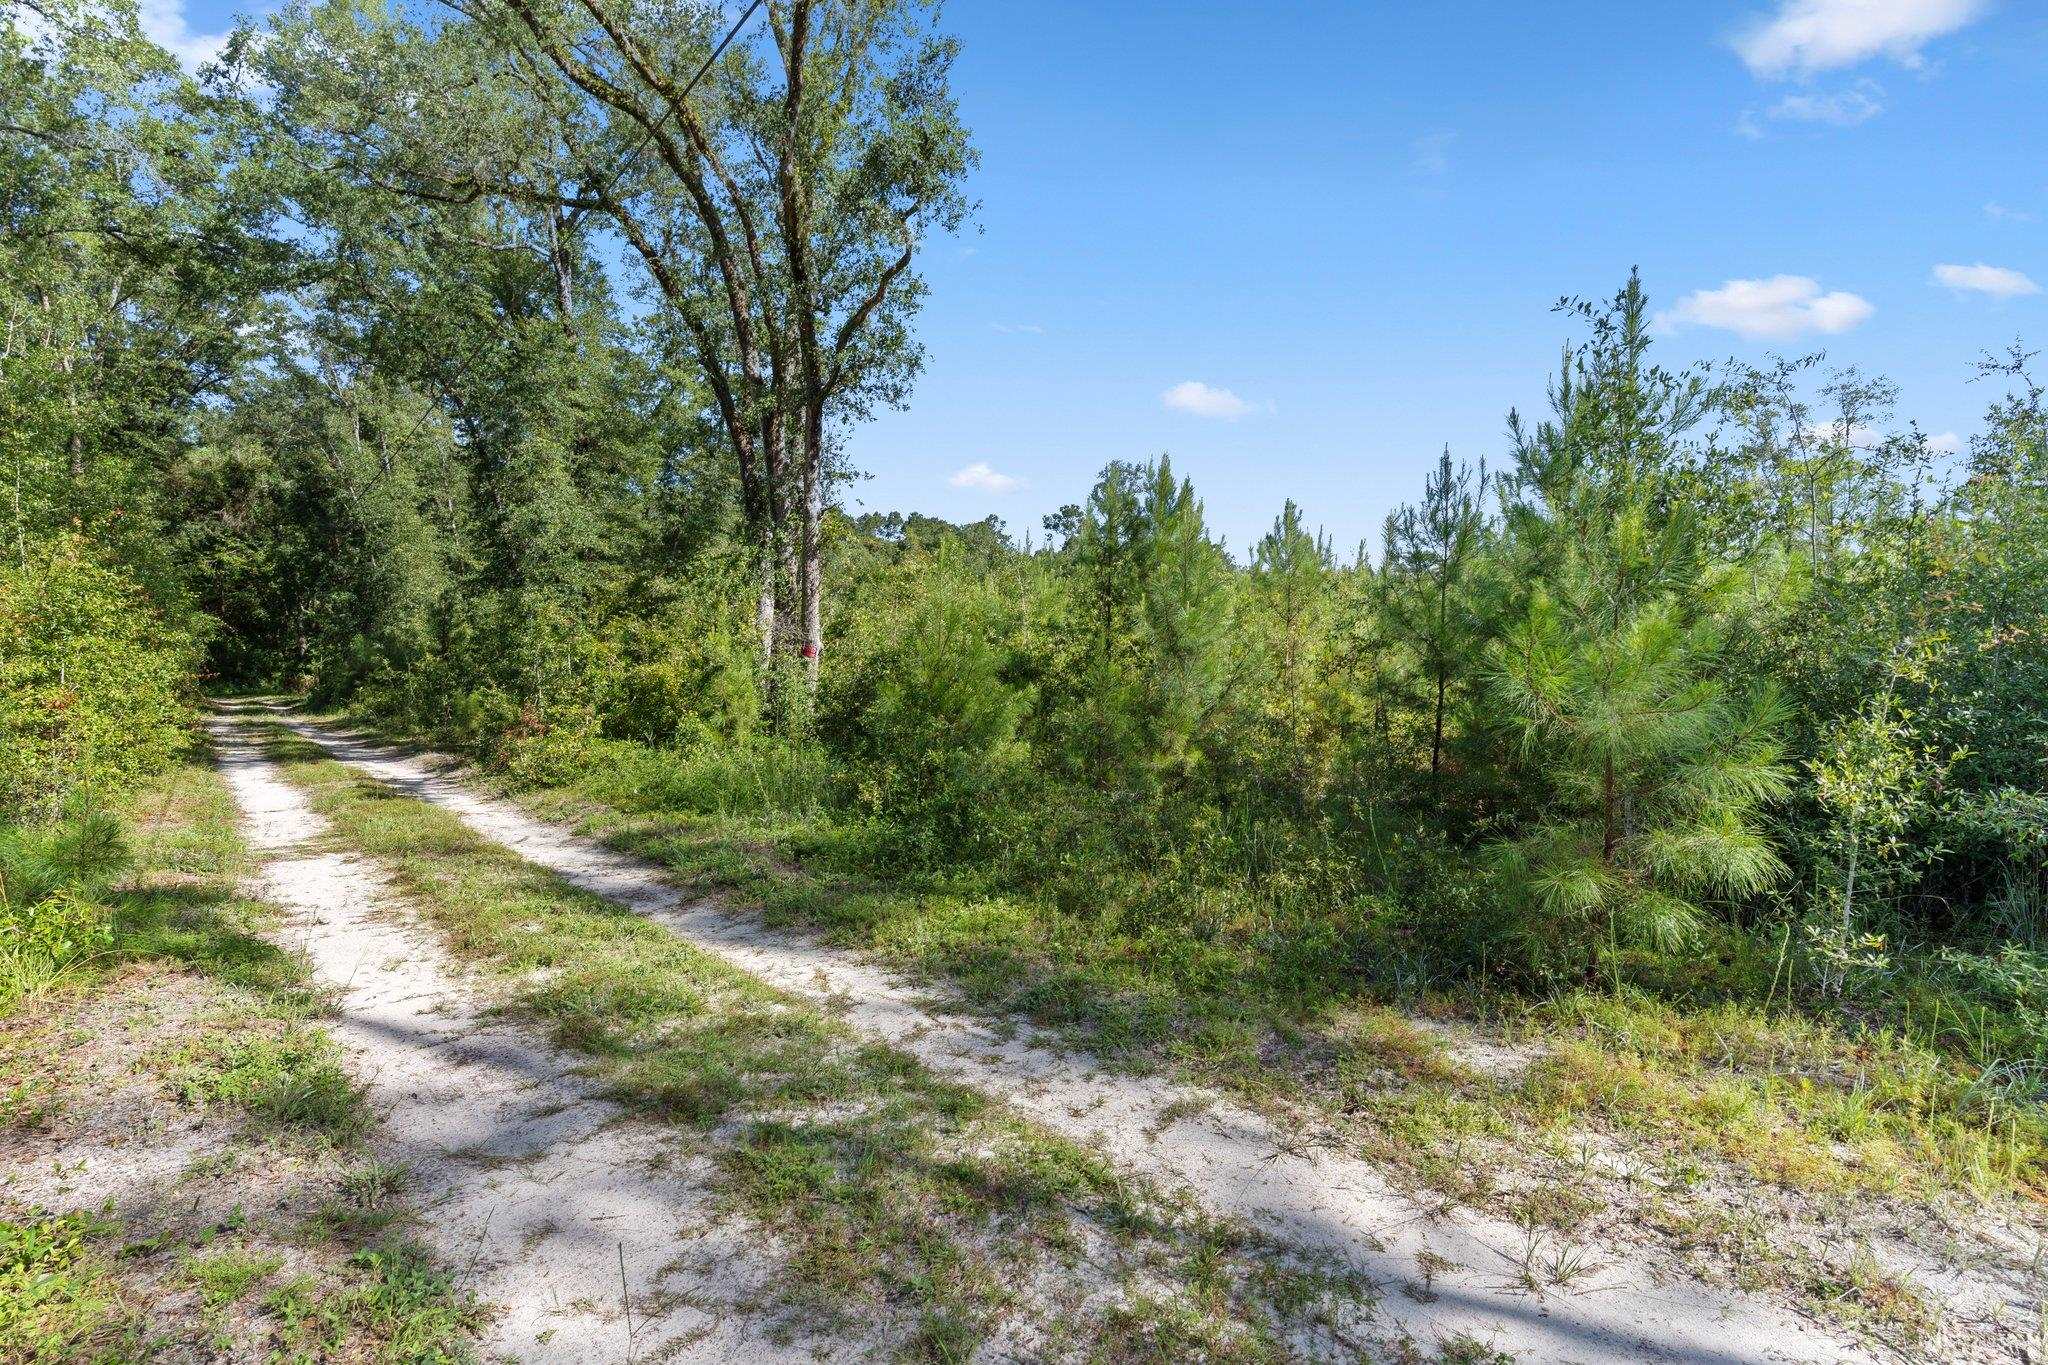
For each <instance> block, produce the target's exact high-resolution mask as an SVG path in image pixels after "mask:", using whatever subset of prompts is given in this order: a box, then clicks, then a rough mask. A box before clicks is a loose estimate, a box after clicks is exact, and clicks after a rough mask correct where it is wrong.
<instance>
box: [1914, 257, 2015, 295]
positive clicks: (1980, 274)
mask: <svg viewBox="0 0 2048 1365" xmlns="http://www.w3.org/2000/svg"><path fill="white" fill-rule="evenodd" d="M1934 283H1936V284H1945V285H1947V286H1948V287H1949V288H1951V289H1962V290H1967V291H1968V292H1970V293H1972V294H1989V295H1990V296H1991V297H1992V298H1994V299H2016V298H2020V297H2021V296H2023V295H2026V294H2038V293H2040V292H2041V286H2040V285H2038V284H2035V283H2034V282H2033V281H2032V280H2030V279H2028V278H2027V277H2026V276H2025V275H2022V274H2021V273H2020V272H2019V271H2017V270H2008V269H2006V268H2005V267H2004V266H2002V265H1985V264H1984V263H1983V262H1982V261H1979V262H1978V263H1977V264H1976V265H1938V266H1936V267H1934Z"/></svg>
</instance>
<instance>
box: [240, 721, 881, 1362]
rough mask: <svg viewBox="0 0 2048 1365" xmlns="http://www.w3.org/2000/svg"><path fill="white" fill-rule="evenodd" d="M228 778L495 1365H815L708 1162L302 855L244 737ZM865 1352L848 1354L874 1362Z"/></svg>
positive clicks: (298, 802)
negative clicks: (480, 1315)
mask: <svg viewBox="0 0 2048 1365" xmlns="http://www.w3.org/2000/svg"><path fill="white" fill-rule="evenodd" d="M213 728H214V733H215V735H216V738H217V739H218V741H219V743H220V752H221V762H222V766H223V768H224V769H225V772H226V775H227V779H228V782H229V784H230V785H231V786H232V787H233V789H234V793H235V799H236V801H237V802H238V803H239V804H240V806H241V808H242V811H243V812H244V814H245V816H246V817H247V820H248V823H249V832H250V842H251V843H252V844H253V845H254V846H255V847H256V848H257V849H258V850H259V851H262V852H266V853H268V854H269V855H270V858H269V861H267V862H266V864H265V866H264V869H263V875H262V883H263V885H262V895H263V896H264V898H265V899H267V900H269V901H271V902H272V903H274V904H276V905H278V906H280V907H282V908H283V909H285V910H286V911H287V912H289V914H290V916H291V918H290V921H289V925H290V928H289V933H290V934H291V936H292V938H293V940H294V946H296V947H298V948H300V949H302V950H303V951H304V952H305V953H306V955H307V956H308V958H309V959H310V960H311V962H312V964H313V969H314V974H315V976H316V978H317V979H318V980H319V981H321V982H322V983H325V984H329V985H332V986H334V987H336V988H337V990H338V1008H339V1012H338V1014H337V1016H336V1017H335V1019H333V1020H332V1021H331V1022H330V1024H329V1028H330V1029H331V1031H332V1033H333V1034H334V1036H335V1038H336V1040H337V1041H339V1042H340V1043H341V1044H342V1045H343V1046H344V1047H345V1048H346V1049H347V1050H348V1052H349V1054H350V1058H351V1068H350V1069H351V1072H352V1074H354V1075H355V1077H356V1078H357V1079H358V1080H359V1081H361V1082H363V1083H364V1084H365V1085H366V1086H367V1088H368V1093H369V1100H370V1104H371V1107H372V1109H373V1110H374V1112H375V1113H376V1114H377V1116H378V1118H379V1120H380V1123H379V1127H378V1130H377V1132H376V1134H375V1135H374V1136H373V1138H372V1140H371V1141H372V1146H373V1147H374V1148H375V1149H376V1151H377V1153H378V1155H379V1156H380V1157H381V1158H382V1159H383V1160H385V1161H388V1162H393V1163H397V1164H401V1165H403V1166H404V1167H405V1168H406V1170H407V1172H408V1181H407V1194H408V1196H409V1198H410V1199H411V1200H412V1201H413V1202H414V1203H415V1205H416V1206H417V1207H418V1208H419V1209H420V1210H421V1214H422V1218H423V1223H424V1226H423V1228H422V1232H423V1235H424V1237H425V1240H426V1241H427V1242H428V1243H429V1244H431V1245H432V1246H433V1247H434V1248H435V1250H436V1251H437V1252H438V1253H439V1254H440V1256H441V1258H442V1260H443V1262H444V1264H446V1265H447V1266H448V1267H449V1268H451V1269H452V1270H453V1271H454V1272H455V1274H456V1276H457V1279H458V1281H459V1283H460V1284H461V1286H462V1287H463V1288H464V1289H466V1290H468V1291H470V1292H472V1293H474V1294H475V1295H476V1296H477V1297H478V1298H479V1299H481V1300H483V1301H484V1302H486V1303H489V1304H491V1305H494V1306H495V1307H496V1308H497V1309H498V1316H497V1318H496V1320H495V1321H494V1323H493V1324H492V1327H491V1331H490V1339H489V1340H488V1341H487V1343H486V1348H487V1350H488V1352H489V1354H490V1355H491V1356H492V1358H494V1359H505V1358H509V1359H513V1360H531V1361H549V1362H591V1365H597V1362H605V1363H606V1365H613V1363H614V1362H621V1361H656V1360H675V1361H747V1362H753V1361H776V1360H785V1359H786V1360H790V1361H812V1360H818V1359H821V1358H823V1359H829V1358H832V1356H831V1353H830V1352H825V1351H821V1349H820V1347H819V1343H817V1342H816V1341H798V1342H793V1343H790V1344H787V1345H783V1344H777V1342H775V1341H774V1340H771V1339H770V1338H769V1337H768V1336H767V1335H765V1334H764V1328H765V1327H766V1326H767V1325H768V1324H766V1323H764V1322H763V1321H762V1319H761V1317H760V1315H759V1314H758V1313H755V1312H751V1311H749V1309H748V1306H749V1305H750V1304H753V1303H757V1302H759V1301H761V1300H762V1299H764V1298H766V1297H767V1294H766V1291H767V1289H768V1288H769V1287H770V1285H771V1282H772V1279H773V1276H774V1274H775V1271H776V1269H777V1267H776V1266H775V1264H774V1262H773V1261H772V1260H771V1259H770V1258H769V1257H768V1256H766V1255H764V1254H763V1253H762V1250H761V1247H760V1235H759V1233H758V1230H755V1229H751V1228H749V1227H748V1226H746V1225H745V1220H743V1219H740V1218H737V1217H734V1216H732V1215H731V1214H723V1213H720V1212H719V1211H717V1210H716V1209H715V1208H714V1206H713V1201H712V1196H711V1194H710V1192H709V1188H708V1181H707V1178H706V1177H707V1174H708V1172H707V1168H706V1167H705V1166H704V1165H702V1164H701V1163H702V1162H703V1158H701V1157H697V1158H689V1157H686V1156H684V1155H683V1154H681V1153H679V1151H678V1148H677V1144H676V1143H675V1141H674V1140H673V1137H672V1135H670V1134H668V1133H666V1132H665V1131H664V1130H663V1129H662V1128H661V1127H660V1126H659V1125H656V1124H652V1123H647V1122H644V1121H642V1120H638V1119H635V1118H633V1117H631V1116H629V1115H628V1114H627V1113H626V1112H625V1111H624V1110H623V1109H622V1108H620V1106H618V1105H616V1104H613V1103H611V1102H610V1101H607V1100H605V1099H603V1098H601V1097H600V1096H599V1095H598V1093H597V1090H596V1088H595V1087H594V1086H593V1085H592V1084H591V1083H590V1082H588V1081H587V1080H585V1079H583V1078H582V1077H580V1076H578V1075H577V1074H576V1072H575V1070H574V1064H573V1063H572V1062H571V1061H570V1060H569V1059H568V1058H567V1057H565V1056H564V1055H563V1054H562V1053H561V1052H559V1051H558V1050H556V1049H554V1048H551V1047H549V1046H546V1045H545V1044H543V1043H541V1042H539V1041H538V1040H536V1039H534V1038H532V1037H530V1036H529V1035H528V1034H526V1033H525V1032H524V1031H523V1030H521V1029H518V1028H514V1027H511V1026H508V1025H507V1024H505V1023H503V1022H501V1021H497V1020H493V1019H491V1018H489V1017H488V1016H487V1015H486V1014H485V1012H484V1005H485V999H484V995H483V993H482V992H481V991H479V990H477V989H476V988H474V986H473V985H472V984H470V983H468V982H466V981H465V980H464V979H463V976H462V974H461V972H460V969H459V968H457V967H456V965H455V964H454V963H452V962H451V961H450V960H449V958H448V957H447V956H446V954H444V953H443V952H442V951H441V949H440V948H439V947H438V945H436V944H435V943H434V942H432V941H431V940H430V939H429V938H428V937H427V936H426V935H425V934H423V933H421V932H419V931H417V930H415V929H413V928H411V927H409V926H407V925H405V924H404V923H403V922H402V920H401V918H400V917H399V916H397V915H395V914H393V913H391V912H390V907H392V906H393V905H394V904H395V902H396V897H395V896H394V894H393V893H392V892H391V890H390V888H389V887H388V885H387V884H386V882H385V880H384V878H383V877H382V876H381V874H379V872H378V871H377V869H375V868H374V867H372V866H370V865H369V864H366V863H364V862H363V861H361V860H359V859H356V858H351V857H348V856H346V855H343V854H333V853H330V854H317V855H314V854H304V855H301V854H295V853H293V852H292V849H293V847H294V846H295V845H297V844H300V843H301V842H303V841H304V840H306V839H307V838H309V837H311V836H313V835H315V834H317V833H319V832H320V831H321V830H322V828H323V822H322V821H321V819H320V817H319V816H318V815H317V814H315V813H314V811H313V810H312V808H311V807H310V805H308V803H307V801H306V798H305V797H304V796H303V795H302V794H301V793H300V792H299V791H298V790H297V789H296V788H294V787H292V786H291V785H289V784H288V783H286V782H284V781H283V780H282V779H281V778H280V777H279V776H278V774H277V770H276V768H275V766H274V765H272V764H271V763H270V762H269V761H268V760H267V759H265V758H264V756H263V755H262V753H261V751H260V750H259V749H258V748H257V747H256V746H255V745H253V744H251V743H250V742H248V740H247V739H246V738H245V737H244V735H243V733H242V731H241V728H240V727H239V726H238V725H235V724H233V723H232V722H227V721H217V722H216V723H215V724H214V727H213ZM863 1355H864V1353H863V1350H862V1343H860V1342H856V1341H849V1342H845V1343H842V1344H841V1346H840V1348H839V1356H840V1358H843V1359H847V1360H858V1359H861V1358H863Z"/></svg>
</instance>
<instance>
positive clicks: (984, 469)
mask: <svg viewBox="0 0 2048 1365" xmlns="http://www.w3.org/2000/svg"><path fill="white" fill-rule="evenodd" d="M946 482H947V483H949V484H952V485H953V487H955V488H979V489H982V490H984V491H986V492H990V493H1014V492H1016V491H1017V490H1018V489H1020V488H1022V487H1023V486H1024V480H1022V479H1020V478H1017V477H1016V476H1014V475H1011V474H998V473H996V471H995V470H993V469H991V468H989V465H988V461H986V460H976V461H975V462H974V463H973V464H971V465H969V466H967V468H965V469H962V470H959V471H957V472H955V473H954V475H953V477H952V478H950V479H947V480H946Z"/></svg>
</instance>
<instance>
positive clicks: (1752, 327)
mask: <svg viewBox="0 0 2048 1365" xmlns="http://www.w3.org/2000/svg"><path fill="white" fill-rule="evenodd" d="M1876 311H1877V310H1876V309H1875V308H1873V307H1872V306H1871V305H1870V302H1869V301H1868V300H1867V299H1864V298H1861V297H1859V296H1857V295H1855V294H1850V293H1846V292H1844V291H1842V290H1836V291H1835V292H1833V293H1829V294H1824V293H1822V292H1821V288H1820V285H1819V284H1818V283H1816V282H1815V281H1813V280H1810V279H1808V278H1807V277H1806V276H1804V275H1773V276H1771V277H1770V278H1769V279H1767V280H1730V281H1728V283H1726V284H1724V285H1722V286H1721V287H1720V288H1719V289H1700V290H1696V291H1694V292H1693V293H1690V294H1687V295H1686V296H1685V297H1684V298H1682V299H1680V300H1679V301H1678V304H1677V306H1676V307H1673V308H1670V309H1668V310H1666V311H1664V312H1662V313H1659V314H1658V315H1657V319H1656V321H1657V325H1658V327H1660V328H1662V329H1665V330H1670V329H1673V328H1676V327H1681V326H1685V325H1688V324H1690V325H1693V326H1699V327H1719V328H1723V329H1724V330H1727V331H1730V332H1738V333H1740V334H1741V335H1743V336H1746V337H1750V338H1752V339H1767V340H1786V339H1789V338H1791V337H1796V336H1803V335H1805V334H1806V333H1808V332H1822V333H1827V334H1830V335H1832V334H1834V333H1838V332H1846V331H1848V330H1849V329H1850V328H1851V327H1854V326H1856V325H1858V324H1859V323H1861V322H1863V321H1864V320H1865V319H1867V318H1868V317H1869V316H1870V315H1871V314H1872V313H1874V312H1876Z"/></svg>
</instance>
